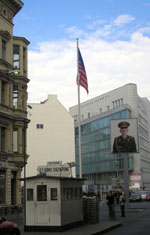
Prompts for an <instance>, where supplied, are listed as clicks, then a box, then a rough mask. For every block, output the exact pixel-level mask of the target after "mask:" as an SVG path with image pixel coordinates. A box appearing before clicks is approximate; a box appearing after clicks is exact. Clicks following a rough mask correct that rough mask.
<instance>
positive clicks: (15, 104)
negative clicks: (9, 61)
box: [13, 85, 18, 109]
mask: <svg viewBox="0 0 150 235" xmlns="http://www.w3.org/2000/svg"><path fill="white" fill-rule="evenodd" d="M13 108H15V109H17V108H18V85H14V86H13Z"/></svg>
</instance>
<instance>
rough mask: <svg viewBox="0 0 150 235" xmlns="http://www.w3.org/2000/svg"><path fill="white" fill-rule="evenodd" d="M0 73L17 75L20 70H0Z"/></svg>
mask: <svg viewBox="0 0 150 235" xmlns="http://www.w3.org/2000/svg"><path fill="white" fill-rule="evenodd" d="M0 72H1V73H6V74H11V75H18V74H19V72H20V70H19V69H13V70H7V69H0Z"/></svg>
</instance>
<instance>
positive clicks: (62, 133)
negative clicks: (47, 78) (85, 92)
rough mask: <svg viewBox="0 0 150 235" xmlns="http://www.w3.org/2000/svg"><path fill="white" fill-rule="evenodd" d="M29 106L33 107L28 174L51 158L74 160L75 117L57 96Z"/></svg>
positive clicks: (30, 117)
mask: <svg viewBox="0 0 150 235" xmlns="http://www.w3.org/2000/svg"><path fill="white" fill-rule="evenodd" d="M28 106H30V107H32V108H28V117H29V119H30V120H31V121H30V124H29V126H28V138H27V139H28V140H27V146H28V147H27V148H28V149H27V152H28V154H29V155H30V158H29V160H28V165H27V176H31V175H35V174H37V167H38V166H40V165H45V164H46V163H47V162H48V161H62V163H63V164H64V163H66V162H72V161H75V147H74V119H73V118H72V117H71V115H70V114H69V113H68V111H67V110H66V109H65V108H64V106H63V105H62V104H61V103H60V102H59V101H58V99H57V96H56V95H48V99H47V100H46V101H45V102H42V103H40V104H29V105H28ZM38 124H41V125H43V128H37V125H38Z"/></svg>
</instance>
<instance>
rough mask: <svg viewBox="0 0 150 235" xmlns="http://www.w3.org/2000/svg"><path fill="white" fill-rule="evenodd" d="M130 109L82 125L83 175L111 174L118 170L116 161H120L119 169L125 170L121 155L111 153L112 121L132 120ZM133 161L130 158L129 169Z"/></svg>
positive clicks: (76, 131) (77, 171) (77, 160)
mask: <svg viewBox="0 0 150 235" xmlns="http://www.w3.org/2000/svg"><path fill="white" fill-rule="evenodd" d="M130 117H131V113H130V111H129V110H128V109H124V110H122V111H119V112H116V113H113V114H110V115H107V116H105V117H101V118H99V119H97V120H94V121H91V122H88V123H87V124H83V125H81V152H82V172H83V175H86V174H94V173H102V172H110V171H114V170H115V169H116V166H115V159H118V160H119V169H123V161H122V159H121V156H120V154H112V153H111V143H110V121H111V120H113V119H125V118H130ZM78 141H79V140H78V127H76V128H75V154H76V164H77V167H76V174H77V175H79V153H78V152H79V149H78V146H79V144H78ZM130 168H132V161H131V159H130V158H129V169H130Z"/></svg>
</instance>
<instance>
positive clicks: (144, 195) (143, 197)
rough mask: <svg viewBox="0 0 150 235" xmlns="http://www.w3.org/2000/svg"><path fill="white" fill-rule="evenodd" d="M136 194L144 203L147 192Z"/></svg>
mask: <svg viewBox="0 0 150 235" xmlns="http://www.w3.org/2000/svg"><path fill="white" fill-rule="evenodd" d="M138 193H139V194H140V195H141V199H142V201H146V197H147V193H148V192H147V191H144V190H143V191H138Z"/></svg>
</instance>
